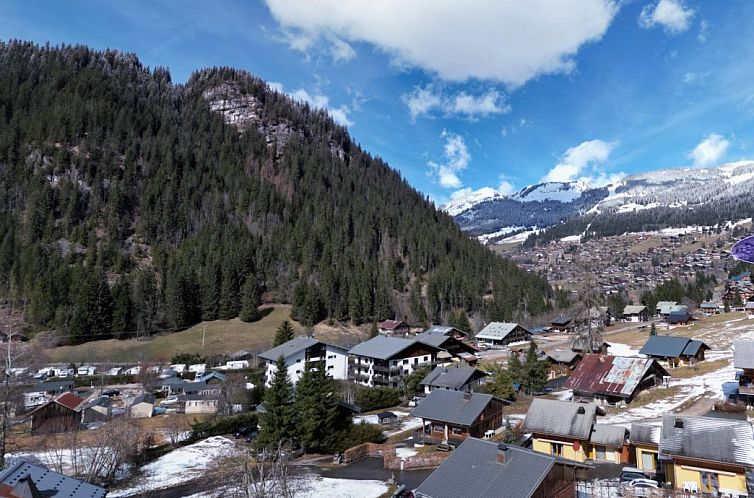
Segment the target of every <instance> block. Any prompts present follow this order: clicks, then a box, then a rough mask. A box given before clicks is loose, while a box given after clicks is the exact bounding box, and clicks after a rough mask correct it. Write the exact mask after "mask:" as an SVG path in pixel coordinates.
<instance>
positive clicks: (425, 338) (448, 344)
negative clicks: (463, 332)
mask: <svg viewBox="0 0 754 498" xmlns="http://www.w3.org/2000/svg"><path fill="white" fill-rule="evenodd" d="M416 340H417V341H419V342H423V343H424V344H428V345H430V346H434V347H436V348H440V349H443V350H445V351H446V352H447V353H448V355H447V356H448V357H447V359H448V362H453V361H455V362H464V363H468V364H471V365H475V364H476V362H477V360H478V358H477V357H476V356H474V353H476V352H478V351H479V350H478V349H477V348H476V347H474V346H472V345H471V344H469V343H468V342H465V341H463V340H461V339H458V338H456V337H454V336H450V335H445V334H440V333H437V332H432V331H426V332H422V333H421V334H419V335H417V336H416ZM441 363H442V362H441Z"/></svg>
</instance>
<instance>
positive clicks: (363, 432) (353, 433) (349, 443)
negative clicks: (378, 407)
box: [335, 424, 385, 451]
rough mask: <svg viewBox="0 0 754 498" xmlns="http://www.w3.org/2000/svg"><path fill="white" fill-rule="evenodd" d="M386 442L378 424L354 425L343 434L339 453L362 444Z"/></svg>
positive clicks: (338, 448)
mask: <svg viewBox="0 0 754 498" xmlns="http://www.w3.org/2000/svg"><path fill="white" fill-rule="evenodd" d="M384 440H385V435H384V434H383V433H382V428H381V427H380V426H379V425H377V424H353V425H352V426H351V427H350V428H349V429H348V431H346V432H344V433H343V436H342V438H341V439H340V441H339V444H338V445H337V446H338V447H337V448H335V449H336V450H337V451H343V450H347V449H348V448H351V447H353V446H356V445H358V444H361V443H381V442H383V441H384Z"/></svg>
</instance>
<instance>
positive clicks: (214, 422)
mask: <svg viewBox="0 0 754 498" xmlns="http://www.w3.org/2000/svg"><path fill="white" fill-rule="evenodd" d="M258 422H259V417H258V416H257V414H256V413H254V412H244V413H237V414H235V415H228V416H225V417H215V418H213V419H210V420H207V421H206V422H196V423H194V424H192V425H191V439H192V440H197V439H202V438H205V437H210V436H220V435H223V434H233V433H235V432H238V431H239V429H241V428H242V427H249V426H252V427H256V426H257V423H258Z"/></svg>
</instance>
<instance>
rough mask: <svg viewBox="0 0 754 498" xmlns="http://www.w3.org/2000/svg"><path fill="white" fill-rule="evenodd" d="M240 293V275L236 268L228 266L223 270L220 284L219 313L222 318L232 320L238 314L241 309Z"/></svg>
mask: <svg viewBox="0 0 754 498" xmlns="http://www.w3.org/2000/svg"><path fill="white" fill-rule="evenodd" d="M238 294H239V293H238V275H237V274H236V271H235V270H234V269H232V268H230V267H227V268H226V269H225V270H224V271H223V279H222V285H221V286H220V311H219V313H218V317H219V318H220V320H230V319H231V318H235V317H237V316H238V312H239V311H240V310H241V302H240V299H239V298H238Z"/></svg>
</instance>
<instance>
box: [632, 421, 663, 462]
mask: <svg viewBox="0 0 754 498" xmlns="http://www.w3.org/2000/svg"><path fill="white" fill-rule="evenodd" d="M660 432H661V428H660V427H658V426H656V425H646V424H631V430H630V431H629V442H630V445H631V448H632V450H633V451H634V460H635V461H636V467H637V468H638V469H640V470H642V471H643V472H647V473H649V474H655V473H657V472H658V471H660V458H659V453H660Z"/></svg>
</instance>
